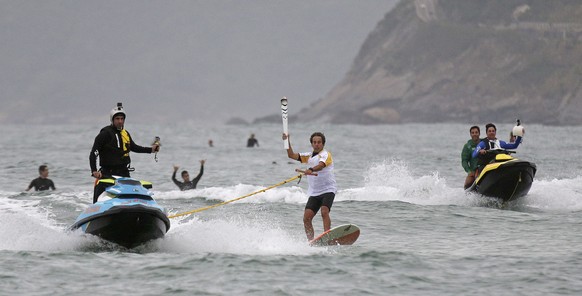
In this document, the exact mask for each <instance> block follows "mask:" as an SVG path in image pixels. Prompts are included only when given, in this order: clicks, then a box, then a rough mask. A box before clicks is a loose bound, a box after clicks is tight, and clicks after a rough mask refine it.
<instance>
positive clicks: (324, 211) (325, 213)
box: [321, 206, 331, 231]
mask: <svg viewBox="0 0 582 296" xmlns="http://www.w3.org/2000/svg"><path fill="white" fill-rule="evenodd" d="M321 219H322V220H323V231H328V230H329V229H330V228H331V218H330V217H329V208H328V207H326V206H322V207H321Z"/></svg>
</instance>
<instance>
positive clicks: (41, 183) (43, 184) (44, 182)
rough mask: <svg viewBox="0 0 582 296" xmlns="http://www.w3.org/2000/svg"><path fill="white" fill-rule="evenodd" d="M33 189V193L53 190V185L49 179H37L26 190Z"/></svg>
mask: <svg viewBox="0 0 582 296" xmlns="http://www.w3.org/2000/svg"><path fill="white" fill-rule="evenodd" d="M32 187H34V190H35V191H44V190H49V189H52V190H55V189H56V188H55V183H53V181H52V180H51V179H48V178H41V177H38V178H36V179H34V180H32V182H30V185H28V189H30V188H32Z"/></svg>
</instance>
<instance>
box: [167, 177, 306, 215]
mask: <svg viewBox="0 0 582 296" xmlns="http://www.w3.org/2000/svg"><path fill="white" fill-rule="evenodd" d="M299 178H301V175H297V176H295V177H293V178H290V179H287V180H285V181H283V182H280V183H277V184H275V185H273V186H269V187H267V188H265V189H261V190H259V191H255V192H253V193H249V194H247V195H243V196H241V197H237V198H235V199H231V200H227V201H225V202H221V203H218V204H215V205H211V206H207V207H203V208H199V209H195V210H192V211H188V212H183V213H178V214H175V215H170V216H168V218H170V219H171V218H176V217H180V216H186V215H190V214H194V213H198V212H202V211H205V210H208V209H212V208H216V207H218V206H222V205H225V204H228V203H231V202H234V201H237V200H241V199H243V198H247V197H249V196H251V195H255V194H257V193H261V192H265V191H267V190H269V189H273V188H275V187H277V186H281V185H283V184H286V183H289V182H291V181H293V180H295V179H299Z"/></svg>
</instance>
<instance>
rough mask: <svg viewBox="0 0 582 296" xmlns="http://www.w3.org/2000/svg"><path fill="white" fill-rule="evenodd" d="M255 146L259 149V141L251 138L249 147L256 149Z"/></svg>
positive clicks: (248, 142) (248, 143)
mask: <svg viewBox="0 0 582 296" xmlns="http://www.w3.org/2000/svg"><path fill="white" fill-rule="evenodd" d="M255 145H257V147H259V140H257V139H255V138H249V139H248V141H247V147H255Z"/></svg>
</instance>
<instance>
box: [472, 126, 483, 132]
mask: <svg viewBox="0 0 582 296" xmlns="http://www.w3.org/2000/svg"><path fill="white" fill-rule="evenodd" d="M474 128H476V129H477V131H478V132H479V133H481V130H480V129H479V127H478V126H476V125H474V126H472V127H471V128H470V129H469V132H471V131H472V130H473V129H474Z"/></svg>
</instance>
